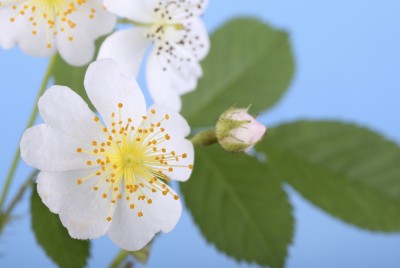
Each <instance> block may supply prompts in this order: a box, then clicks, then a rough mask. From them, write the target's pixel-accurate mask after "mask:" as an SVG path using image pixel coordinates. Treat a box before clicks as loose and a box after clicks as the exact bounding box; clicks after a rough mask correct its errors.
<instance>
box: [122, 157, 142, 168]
mask: <svg viewBox="0 0 400 268" xmlns="http://www.w3.org/2000/svg"><path fill="white" fill-rule="evenodd" d="M143 162H144V161H143V159H140V158H136V157H135V156H134V154H127V155H125V156H124V158H123V160H122V163H123V164H122V167H123V168H124V169H132V170H133V171H135V169H137V168H138V167H141V166H142V165H143Z"/></svg>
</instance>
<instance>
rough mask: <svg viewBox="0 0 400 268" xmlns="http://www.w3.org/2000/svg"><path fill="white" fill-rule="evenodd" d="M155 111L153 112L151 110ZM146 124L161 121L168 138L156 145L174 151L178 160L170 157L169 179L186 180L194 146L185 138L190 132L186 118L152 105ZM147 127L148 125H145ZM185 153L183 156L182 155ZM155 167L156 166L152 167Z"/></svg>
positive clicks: (166, 173)
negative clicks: (170, 169)
mask: <svg viewBox="0 0 400 268" xmlns="http://www.w3.org/2000/svg"><path fill="white" fill-rule="evenodd" d="M153 110H154V111H155V114H153V113H152V111H153ZM165 115H168V117H169V119H168V120H166V119H165ZM147 117H148V120H147V125H150V124H155V125H157V123H158V122H161V126H160V127H161V128H164V129H165V131H164V132H163V134H164V135H167V134H168V135H169V136H170V140H166V141H164V142H162V143H159V144H158V145H157V147H160V148H164V149H166V151H167V152H168V153H170V152H172V151H174V153H175V155H176V156H177V157H178V160H173V159H171V160H170V161H169V162H168V163H169V164H168V166H170V167H172V168H173V169H172V171H166V172H165V175H167V176H168V177H169V178H170V179H172V180H176V181H187V180H188V179H189V178H190V175H191V174H192V168H190V167H189V166H191V167H193V163H194V148H193V144H192V143H191V142H190V141H189V140H187V139H185V137H186V136H188V135H189V134H190V127H189V125H188V123H187V122H186V120H185V119H184V118H183V117H182V116H181V115H180V114H178V113H177V112H175V111H173V110H170V109H168V108H165V107H163V106H161V105H153V106H152V107H150V109H149V112H148V115H147ZM145 127H148V126H145ZM183 155H185V157H182V156H183ZM154 168H155V169H157V167H154Z"/></svg>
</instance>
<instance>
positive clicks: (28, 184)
mask: <svg viewBox="0 0 400 268" xmlns="http://www.w3.org/2000/svg"><path fill="white" fill-rule="evenodd" d="M38 173H39V171H37V170H35V171H33V172H32V173H31V175H29V177H28V179H27V180H26V181H25V182H24V184H22V185H21V188H19V191H18V193H17V194H16V195H15V196H14V198H13V200H12V201H11V203H10V205H9V206H8V208H7V209H6V211H5V212H4V214H5V215H10V214H11V212H12V211H13V209H14V208H15V206H16V205H17V204H18V202H19V201H20V200H21V198H22V197H23V196H24V193H25V192H26V190H28V189H29V188H30V187H31V186H32V185H33V182H34V179H35V177H36V176H37V175H38Z"/></svg>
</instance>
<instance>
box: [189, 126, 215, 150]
mask: <svg viewBox="0 0 400 268" xmlns="http://www.w3.org/2000/svg"><path fill="white" fill-rule="evenodd" d="M190 141H191V142H192V143H193V145H194V146H197V145H203V146H208V145H212V144H214V143H217V142H218V139H217V136H216V134H215V130H214V129H212V130H205V131H202V132H200V133H197V134H196V135H195V136H194V137H193V138H191V139H190Z"/></svg>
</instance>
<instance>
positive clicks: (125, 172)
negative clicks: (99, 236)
mask: <svg viewBox="0 0 400 268" xmlns="http://www.w3.org/2000/svg"><path fill="white" fill-rule="evenodd" d="M122 107H123V104H122V103H119V104H118V116H116V114H115V113H112V114H111V118H112V122H111V129H109V128H107V127H105V126H104V125H103V124H102V123H101V122H100V120H99V118H98V117H95V118H94V121H95V122H97V123H98V124H99V126H100V127H101V129H102V133H103V134H104V135H103V137H102V138H101V139H99V140H93V141H92V143H91V146H92V147H91V148H77V152H78V153H84V154H86V155H87V156H88V158H89V159H88V160H87V162H86V164H87V166H95V165H96V166H97V167H98V170H97V171H95V172H94V173H92V174H89V175H88V176H87V177H85V178H79V179H78V180H77V183H78V184H79V185H81V184H83V183H85V182H86V181H88V180H91V179H95V180H97V184H96V186H94V187H93V190H94V191H103V192H102V196H103V198H110V200H111V206H113V205H114V204H116V203H117V201H118V200H121V199H125V202H129V207H130V208H131V209H132V210H133V209H135V207H136V205H137V203H138V202H145V203H146V205H150V204H152V203H153V199H152V195H153V194H155V193H157V192H161V193H162V195H163V196H165V197H172V198H173V199H175V200H178V199H179V197H178V196H177V195H175V194H172V193H171V192H170V190H169V188H168V187H167V185H166V184H165V182H169V180H170V179H169V177H168V175H169V174H172V173H173V172H174V170H175V169H178V168H189V169H192V168H193V166H192V165H184V164H181V163H180V162H182V159H185V158H187V154H186V153H180V154H179V153H177V152H175V151H168V150H167V147H171V145H170V144H169V143H170V142H171V137H170V135H169V134H168V133H167V131H166V129H165V128H164V127H163V126H164V124H165V121H168V120H169V115H168V114H165V115H163V116H162V117H157V118H159V120H156V121H155V119H154V118H152V117H153V116H156V111H155V110H151V115H150V116H149V117H147V116H142V120H141V122H140V123H139V124H137V125H136V126H135V125H133V123H134V122H133V120H132V119H131V118H128V119H127V120H126V122H124V120H123V119H122ZM117 117H118V118H117ZM164 181H165V182H164ZM122 202H123V201H122ZM140 207H142V206H140ZM143 215H144V214H143V211H141V210H139V211H138V213H137V216H138V217H142V216H143ZM107 220H108V221H111V216H109V217H108V218H107Z"/></svg>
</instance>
